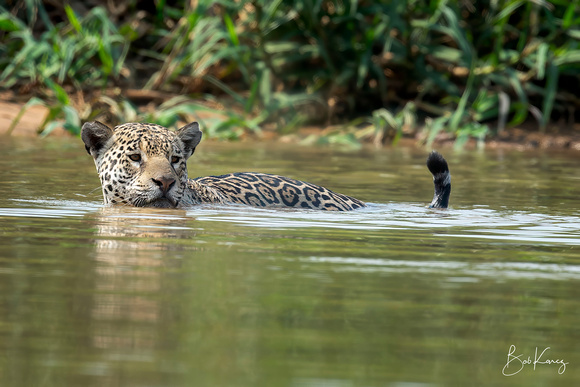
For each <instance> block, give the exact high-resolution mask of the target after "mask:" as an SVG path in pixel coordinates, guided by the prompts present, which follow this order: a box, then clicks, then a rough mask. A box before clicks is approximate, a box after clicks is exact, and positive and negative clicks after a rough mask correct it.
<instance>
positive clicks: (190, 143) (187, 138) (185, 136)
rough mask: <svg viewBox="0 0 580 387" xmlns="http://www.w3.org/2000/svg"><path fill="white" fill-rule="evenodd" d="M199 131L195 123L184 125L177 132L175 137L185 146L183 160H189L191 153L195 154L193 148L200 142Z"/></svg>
mask: <svg viewBox="0 0 580 387" xmlns="http://www.w3.org/2000/svg"><path fill="white" fill-rule="evenodd" d="M201 134H202V133H201V130H199V125H198V124H197V122H192V123H191V124H187V125H185V126H184V127H183V128H181V129H179V130H178V131H177V137H179V139H180V140H181V141H182V142H183V145H185V149H184V151H185V158H186V159H187V158H189V157H190V156H191V155H192V154H193V152H195V147H196V146H197V144H199V142H200V141H201Z"/></svg>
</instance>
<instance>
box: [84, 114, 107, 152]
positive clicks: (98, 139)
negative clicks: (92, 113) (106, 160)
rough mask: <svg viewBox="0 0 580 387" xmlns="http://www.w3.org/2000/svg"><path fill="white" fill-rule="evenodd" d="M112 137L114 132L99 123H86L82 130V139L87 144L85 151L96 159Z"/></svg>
mask: <svg viewBox="0 0 580 387" xmlns="http://www.w3.org/2000/svg"><path fill="white" fill-rule="evenodd" d="M112 136H113V130H112V129H111V128H109V127H108V126H107V125H105V124H103V123H101V122H99V121H92V122H85V124H84V125H83V128H82V129H81V138H82V139H83V142H84V143H85V149H86V150H87V152H89V154H90V155H91V156H93V157H94V158H97V156H98V154H99V152H100V151H101V149H103V147H104V146H105V144H106V143H107V141H109V139H110V138H111V137H112Z"/></svg>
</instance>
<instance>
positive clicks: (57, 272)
mask: <svg viewBox="0 0 580 387" xmlns="http://www.w3.org/2000/svg"><path fill="white" fill-rule="evenodd" d="M427 153H428V152H427V151H425V150H421V149H409V148H397V149H382V150H375V149H372V148H364V149H361V150H356V151H349V150H341V149H328V148H314V147H300V146H296V145H283V144H269V143H260V144H250V143H240V144H222V143H211V142H207V143H202V145H201V146H200V147H199V148H198V151H197V152H196V154H195V155H194V156H193V157H192V159H191V160H190V161H189V173H190V176H191V177H195V176H204V175H210V174H211V175H215V174H223V173H228V172H234V171H259V172H268V173H276V174H283V175H286V176H290V177H293V178H298V179H302V180H307V181H310V182H313V183H318V184H321V185H324V186H326V187H328V188H331V189H333V190H335V191H338V192H341V193H345V194H349V195H352V196H355V197H357V198H359V199H362V200H365V201H367V202H369V203H371V204H370V206H369V207H368V208H365V209H362V210H358V211H355V212H348V213H328V212H316V211H304V210H302V211H300V210H267V209H255V208H249V207H242V206H211V205H204V206H199V207H195V208H191V209H187V210H155V209H131V208H103V207H102V205H101V191H100V187H99V181H98V178H97V175H96V172H95V170H94V165H93V163H92V159H91V158H90V157H89V156H88V155H87V154H86V152H85V151H84V149H83V147H82V144H81V141H80V140H76V139H49V140H36V139H11V138H2V139H0V166H1V168H2V171H3V178H2V179H1V180H0V191H1V192H2V195H1V197H0V385H1V386H77V385H78V386H291V387H294V386H300V387H322V386H324V387H347V386H348V387H350V386H353V387H354V386H394V387H411V386H421V387H425V386H467V385H473V386H475V385H482V386H492V385H510V386H511V385H516V386H573V385H580V329H579V326H580V210H579V207H580V201H579V198H578V191H579V188H580V169H579V168H578V166H579V162H580V155H578V154H574V153H570V154H567V153H565V152H559V153H543V152H534V153H525V152H513V151H512V152H510V151H498V150H494V151H491V150H490V151H484V152H478V151H464V152H461V153H454V152H452V151H450V150H442V153H443V154H444V155H445V156H446V157H447V160H448V162H449V164H450V168H451V172H452V176H453V181H452V182H453V189H452V194H451V208H450V209H448V210H430V209H427V208H425V205H426V204H427V203H429V202H430V200H431V198H432V189H433V186H432V181H431V176H430V174H429V173H428V171H427V170H426V168H425V166H424V161H425V158H426V156H427ZM512 346H514V347H512ZM510 347H512V350H511V352H512V355H511V356H510V355H508V354H509V353H510ZM548 347H549V349H546V348H548ZM536 351H537V354H536ZM542 352H543V354H542ZM516 356H519V357H517V358H516ZM528 357H529V359H530V361H531V363H532V364H523V363H522V361H524V360H526V361H527V360H528ZM508 360H511V362H509V365H508V366H507V367H506V364H508ZM534 360H537V362H536V364H535V366H534V364H533V363H534ZM551 362H555V364H549V363H551ZM524 363H525V362H524ZM562 363H567V364H566V365H562ZM504 374H508V375H509V374H513V375H512V376H505V375H504Z"/></svg>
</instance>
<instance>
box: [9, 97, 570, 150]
mask: <svg viewBox="0 0 580 387" xmlns="http://www.w3.org/2000/svg"><path fill="white" fill-rule="evenodd" d="M23 106H24V103H20V102H12V101H2V100H0V135H11V136H18V137H25V136H37V135H38V134H39V131H40V129H41V126H42V123H43V122H44V120H45V118H46V116H47V115H48V113H49V109H48V108H46V107H44V106H40V105H36V106H32V107H30V108H28V109H27V110H26V111H25V112H24V113H23V114H22V116H21V117H20V119H19V121H18V123H17V124H16V125H15V126H14V127H13V128H12V127H11V126H12V124H13V121H14V120H15V119H16V118H17V116H18V114H19V112H20V111H21V109H22V108H23ZM324 130H325V129H323V128H320V127H305V128H303V129H300V130H298V131H297V133H295V134H292V135H280V134H278V133H276V132H275V131H267V130H266V131H264V132H263V139H265V140H275V141H276V140H279V141H284V142H299V141H301V140H303V139H304V138H306V137H307V136H308V135H312V134H316V133H321V132H323V131H324ZM50 136H56V137H58V136H72V134H71V133H70V132H67V131H66V130H65V129H64V128H62V127H57V128H56V129H55V130H53V131H52V132H51V133H50ZM424 137H425V136H424V134H423V132H421V131H419V132H417V133H407V134H406V135H404V136H403V138H402V139H401V140H400V141H399V144H400V145H403V146H417V145H418V144H422V143H424V142H425V139H424ZM454 141H455V138H454V137H453V136H452V135H451V134H450V133H446V132H442V133H441V134H440V135H438V136H437V137H436V139H435V143H437V144H438V145H439V146H446V145H449V146H452V145H453V142H454ZM466 146H467V147H472V146H476V143H475V141H474V140H472V141H471V142H469V143H468V144H467V145H466ZM485 146H486V147H488V148H494V149H495V148H509V149H518V150H527V149H571V150H575V151H579V152H580V124H574V125H573V126H570V125H569V124H567V123H562V124H559V123H552V124H550V125H548V129H547V131H546V132H545V133H541V132H539V131H538V129H537V126H535V123H534V122H526V123H524V124H522V125H519V126H518V127H515V128H507V129H505V130H504V131H503V132H501V133H500V134H498V135H494V136H488V137H487V138H486V140H485Z"/></svg>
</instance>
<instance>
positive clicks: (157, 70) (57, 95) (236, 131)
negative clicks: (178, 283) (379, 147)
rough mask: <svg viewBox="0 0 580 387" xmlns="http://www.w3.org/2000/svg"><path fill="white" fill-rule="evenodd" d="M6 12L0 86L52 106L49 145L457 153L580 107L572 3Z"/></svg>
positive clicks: (576, 12)
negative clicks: (148, 137)
mask: <svg viewBox="0 0 580 387" xmlns="http://www.w3.org/2000/svg"><path fill="white" fill-rule="evenodd" d="M8 3H9V4H12V8H11V9H7V8H3V7H0V85H2V86H3V87H5V88H11V89H13V90H18V91H19V92H20V93H27V94H29V95H30V96H31V99H30V102H29V104H37V103H43V104H46V105H47V106H48V107H49V108H50V114H49V117H48V118H47V120H46V122H45V125H44V127H43V130H44V133H47V132H50V131H51V130H52V129H54V127H56V126H57V125H64V127H65V128H66V129H67V130H69V131H71V132H73V133H78V131H79V129H80V124H81V122H82V121H85V120H90V119H95V118H100V119H104V120H107V121H110V122H111V123H117V122H125V121H132V120H147V121H152V122H158V123H160V124H163V125H166V126H172V125H174V124H176V122H177V121H178V120H179V119H182V120H191V119H197V120H200V121H202V123H203V126H204V127H205V129H206V130H205V131H206V133H207V134H208V135H210V136H213V137H219V138H228V139H231V138H238V137H240V136H242V135H243V134H244V133H255V134H258V135H259V134H260V133H262V131H263V130H276V131H277V132H278V133H289V132H291V131H292V130H294V129H296V128H297V127H299V126H300V125H303V124H306V123H308V124H316V125H336V124H340V125H338V126H336V129H335V130H332V131H325V132H324V135H319V136H316V138H315V139H314V140H313V141H326V142H358V141H364V140H372V141H374V142H376V143H378V144H380V143H382V142H384V141H386V140H391V141H396V140H397V139H398V138H400V137H401V136H402V135H403V134H410V133H415V132H417V131H418V130H421V129H423V128H424V130H425V133H426V136H425V141H427V142H429V141H432V140H433V139H434V138H435V136H436V135H437V134H438V133H439V132H441V131H447V132H449V133H451V134H452V135H453V136H454V137H455V138H456V139H457V143H458V144H462V143H463V142H465V141H466V140H467V139H469V138H470V137H476V138H479V139H483V138H484V137H485V136H486V135H488V134H493V133H494V132H495V131H496V130H502V129H503V127H504V126H505V125H506V124H509V125H517V124H520V123H522V122H523V121H524V120H526V119H528V115H529V113H531V115H532V117H533V118H534V119H536V120H537V122H538V127H539V129H540V130H542V131H543V130H545V129H546V127H547V124H548V122H549V120H550V119H551V118H552V119H553V118H554V117H555V115H557V116H558V117H568V115H569V114H570V113H569V112H575V111H576V110H577V109H578V107H579V106H580V100H579V99H578V98H577V97H576V91H577V90H578V87H579V86H580V84H579V83H580V81H579V80H580V2H579V1H578V0H572V1H570V0H554V1H551V2H547V1H544V0H528V1H524V0H496V1H494V0H488V1H479V0H474V1H463V2H454V1H453V2H452V1H444V0H439V1H435V0H434V1H427V0H416V1H413V0H407V1H402V0H401V1H397V0H393V1H386V0H382V1H368V2H367V1H350V2H346V1H337V0H333V1H330V0H284V1H283V0H271V1H270V0H239V1H237V2H234V1H225V0H222V1H207V0H199V1H192V2H190V1H167V0H160V1H156V2H151V5H150V8H148V9H138V5H140V4H142V2H139V1H137V0H119V1H117V2H115V4H114V8H111V9H108V8H107V7H113V5H111V4H112V3H111V2H106V1H102V2H101V3H102V5H101V6H99V7H95V8H93V9H91V10H87V9H85V8H84V6H83V5H82V4H83V3H82V2H80V1H79V2H75V1H71V2H69V3H67V5H63V6H55V5H54V2H49V1H41V0H11V1H8ZM143 4H145V3H143ZM153 4H154V5H153ZM192 4H195V5H192ZM136 91H140V93H137V92H136ZM143 102H148V104H145V103H143ZM572 118H573V119H574V117H572Z"/></svg>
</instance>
